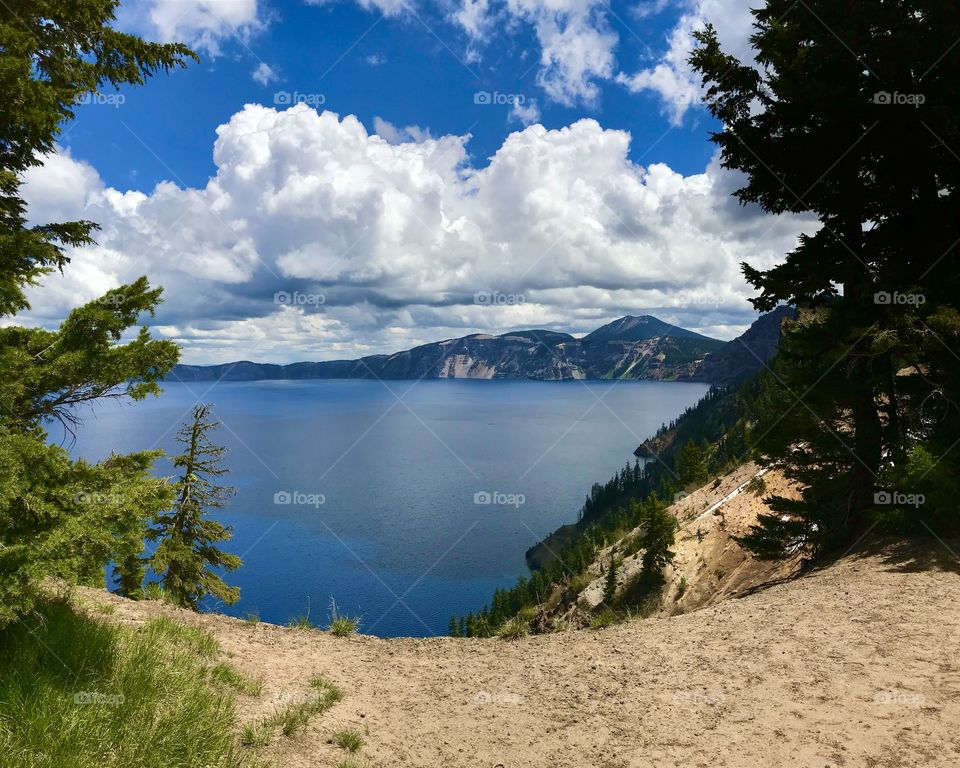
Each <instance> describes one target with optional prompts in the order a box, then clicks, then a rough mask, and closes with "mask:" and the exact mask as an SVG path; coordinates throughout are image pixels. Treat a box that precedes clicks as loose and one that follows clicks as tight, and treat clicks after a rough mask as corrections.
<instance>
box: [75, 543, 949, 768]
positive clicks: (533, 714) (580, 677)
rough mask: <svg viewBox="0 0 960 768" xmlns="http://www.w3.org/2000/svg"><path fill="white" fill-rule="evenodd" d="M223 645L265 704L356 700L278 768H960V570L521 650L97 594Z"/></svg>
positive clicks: (877, 579) (292, 747)
mask: <svg viewBox="0 0 960 768" xmlns="http://www.w3.org/2000/svg"><path fill="white" fill-rule="evenodd" d="M87 595H88V596H93V597H95V599H96V600H99V601H110V602H111V603H112V604H114V605H115V606H116V610H115V612H114V613H113V616H114V617H115V618H116V619H118V620H120V621H123V622H140V621H143V620H144V619H146V618H149V617H151V616H154V615H157V614H158V613H168V614H177V618H180V619H182V620H184V621H189V622H195V623H197V624H200V625H203V626H204V627H206V628H208V629H209V630H211V631H212V632H213V633H214V634H215V635H216V636H217V638H218V639H219V640H220V642H221V644H222V646H223V648H224V650H225V651H226V652H227V653H228V654H229V655H230V656H232V660H233V662H234V663H235V664H236V666H237V667H238V668H240V669H241V670H243V671H244V672H246V673H247V674H249V675H254V676H260V677H262V678H263V681H264V692H263V694H262V695H261V697H260V698H259V699H258V700H252V699H244V700H243V703H242V708H241V709H242V711H241V715H242V717H243V718H244V719H252V718H253V717H255V716H257V715H258V714H262V713H263V712H264V710H266V709H269V708H271V707H272V706H273V704H272V703H271V702H272V701H273V700H275V697H277V696H280V695H282V696H288V695H290V694H296V693H297V692H298V691H303V690H305V684H306V681H307V679H308V678H309V677H310V676H311V675H314V674H322V675H324V676H326V677H327V678H329V679H330V680H332V681H333V682H335V683H336V684H337V685H338V686H339V687H340V688H341V689H342V690H343V691H344V694H345V697H344V700H343V701H342V702H341V703H340V704H337V705H336V706H335V707H334V708H333V709H332V710H330V711H329V712H327V713H326V714H324V715H321V716H319V717H318V718H316V719H315V720H314V721H313V722H311V724H310V725H309V727H308V729H307V731H306V732H305V733H303V734H300V735H297V736H295V737H293V738H290V739H281V740H280V743H279V745H278V746H275V747H272V748H271V749H270V750H268V752H267V753H265V757H268V758H270V759H272V760H273V761H274V763H273V764H274V765H276V766H278V768H281V767H283V768H285V767H286V766H290V768H305V767H306V766H335V765H337V763H338V762H339V761H340V760H342V759H343V758H344V753H343V752H341V751H340V750H339V749H338V748H337V747H336V746H334V745H332V744H330V743H328V740H329V738H330V736H331V734H332V733H333V732H335V731H336V730H338V729H340V728H343V727H356V728H359V729H360V730H361V731H362V732H363V733H364V739H365V742H366V744H365V746H364V747H363V749H362V750H361V753H360V756H359V759H358V760H357V762H358V765H371V766H373V765H376V766H430V767H431V768H433V767H436V768H440V767H443V768H450V767H452V766H470V768H494V766H503V767H504V768H520V767H521V766H529V767H531V768H533V767H534V766H536V768H545V767H548V768H552V767H553V766H557V767H558V768H559V767H561V766H562V767H564V768H567V767H570V768H580V767H583V768H590V767H593V766H597V767H599V766H603V767H604V768H614V767H616V768H621V767H623V768H626V767H627V766H630V767H633V766H637V767H639V766H673V765H677V766H681V765H682V766H687V767H688V766H711V767H713V766H779V765H783V766H787V765H789V766H817V768H824V766H890V768H894V767H897V768H899V767H901V766H920V765H923V766H927V765H929V766H934V765H936V766H956V765H960V648H958V646H960V574H958V572H957V570H956V563H955V562H954V564H953V567H952V568H947V569H944V568H943V567H924V568H917V567H915V564H913V563H910V562H906V561H904V560H901V559H898V558H895V557H893V556H891V555H890V553H889V552H888V553H886V554H872V555H869V556H860V557H855V558H854V557H851V558H848V559H846V560H844V561H843V562H841V563H839V564H838V565H835V566H833V567H831V568H829V569H826V570H823V571H819V572H816V573H813V574H811V575H809V576H806V577H804V578H801V579H798V580H795V581H791V582H788V583H784V584H779V585H777V586H773V587H771V588H769V589H766V590H764V591H762V592H759V593H756V594H753V595H750V596H748V597H745V598H742V599H730V600H726V601H724V602H723V603H720V604H718V605H714V606H711V607H708V608H704V609H702V610H699V611H695V612H693V613H690V614H686V615H682V616H675V617H671V618H658V619H648V620H641V621H634V622H632V623H629V624H625V625H620V626H617V627H611V628H609V629H606V630H599V631H589V630H583V631H571V632H564V633H559V634H553V635H543V636H538V637H529V638H526V639H523V640H520V641H515V642H507V641H503V640H497V639H491V640H475V639H473V640H468V639H449V638H434V639H428V640H414V639H396V640H380V639H376V638H372V637H363V636H360V637H353V638H343V639H338V638H334V637H330V636H328V635H325V634H323V633H321V632H319V631H311V630H290V629H285V628H281V627H275V626H270V625H265V624H260V625H258V626H248V625H246V624H244V623H243V622H241V621H237V620H233V619H229V618H225V617H222V616H209V615H208V616H197V615H193V614H189V613H186V612H180V611H177V610H176V609H171V608H169V607H165V606H160V605H158V604H155V603H133V602H129V601H125V600H122V599H120V598H117V597H114V596H111V595H106V594H104V593H97V592H94V591H88V592H87Z"/></svg>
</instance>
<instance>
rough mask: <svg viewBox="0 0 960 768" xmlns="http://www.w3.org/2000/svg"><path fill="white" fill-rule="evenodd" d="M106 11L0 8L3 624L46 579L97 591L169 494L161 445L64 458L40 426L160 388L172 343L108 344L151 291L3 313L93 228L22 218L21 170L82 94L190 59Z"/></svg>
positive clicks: (87, 5)
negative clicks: (50, 320)
mask: <svg viewBox="0 0 960 768" xmlns="http://www.w3.org/2000/svg"><path fill="white" fill-rule="evenodd" d="M116 7H117V3H116V2H115V0H76V2H70V3H60V4H51V3H49V2H46V1H45V0H18V2H16V3H15V4H5V3H0V103H2V104H3V108H2V109H0V326H2V327H0V625H3V624H5V623H6V622H9V621H12V620H14V619H16V618H18V617H20V616H23V615H24V614H25V613H27V612H29V611H30V610H31V608H32V606H33V605H34V604H35V602H36V599H37V596H38V595H39V594H40V589H39V584H40V582H41V581H42V580H43V579H44V578H45V577H48V576H57V577H60V578H63V579H66V580H68V581H70V582H78V581H83V582H88V583H97V582H99V583H100V584H101V585H102V583H103V570H104V567H105V565H106V564H107V562H109V561H110V560H114V561H117V560H119V559H122V558H123V557H125V556H126V554H127V550H126V547H127V544H128V542H130V541H133V540H139V539H141V538H142V533H143V528H144V525H145V522H146V521H147V520H149V519H150V518H151V517H152V516H153V514H155V513H156V511H157V510H160V509H163V508H164V507H166V506H167V505H169V503H170V500H171V498H172V497H171V494H170V489H169V488H168V487H166V485H165V484H161V483H157V481H156V480H155V479H154V478H152V477H151V475H150V467H151V465H152V462H153V461H154V460H155V459H156V458H158V456H159V455H160V454H159V452H156V451H145V452H141V453H135V454H129V455H127V456H111V457H110V458H109V459H108V460H106V461H104V462H102V463H100V464H90V463H88V462H85V461H73V460H71V459H70V456H69V455H68V454H67V452H66V451H65V450H63V449H62V448H61V447H59V446H58V445H56V444H55V442H56V441H55V440H48V439H47V438H48V435H47V432H46V426H47V425H49V424H50V423H57V424H60V425H61V426H62V427H63V428H64V429H66V430H67V431H68V432H73V431H75V430H76V429H77V428H78V427H79V425H80V417H79V415H78V408H79V407H80V406H81V405H83V404H95V403H96V402H98V401H101V400H103V399H104V398H113V399H120V398H130V399H134V400H139V399H143V398H144V397H146V396H147V395H150V394H157V393H158V392H159V385H158V383H157V382H158V381H160V380H161V379H162V378H163V377H164V375H166V373H167V372H168V371H169V370H170V369H171V368H172V367H173V365H174V364H175V363H176V362H177V357H178V354H179V350H178V348H177V346H176V344H174V343H173V342H171V341H158V340H153V339H151V338H150V335H149V333H148V332H147V330H146V328H141V330H140V332H139V333H138V334H134V335H133V338H131V339H129V340H127V341H126V342H125V343H124V344H120V343H118V342H119V341H120V339H121V338H122V337H124V336H125V334H126V332H127V331H128V330H129V329H130V328H131V327H133V326H135V325H136V324H137V322H138V318H139V317H140V316H141V315H143V314H152V313H153V311H154V309H155V308H156V307H157V305H158V304H159V302H160V293H161V292H160V291H159V290H158V289H152V288H151V287H150V286H149V285H148V284H147V280H146V278H141V279H139V280H137V281H135V282H134V283H132V284H130V285H125V286H121V287H119V288H116V289H114V290H111V291H109V292H107V294H106V295H105V296H104V297H102V298H101V299H99V300H97V301H92V302H90V303H88V304H86V305H84V306H82V307H79V308H76V309H74V310H73V311H72V312H70V314H69V315H68V316H67V318H66V319H65V320H64V322H63V323H62V324H61V325H60V327H59V328H58V329H57V330H54V331H49V330H46V329H44V328H39V327H38V328H26V327H23V326H21V325H18V324H17V323H16V320H15V319H13V320H11V318H13V317H14V316H15V315H16V314H17V313H18V312H20V311H21V310H24V309H29V303H28V302H27V298H26V293H25V291H26V289H27V288H28V287H29V286H35V285H37V284H38V283H39V281H40V280H41V279H42V278H43V277H44V276H45V275H47V274H49V273H50V272H52V271H54V270H61V271H65V270H66V269H68V268H69V258H68V255H67V252H68V250H69V249H73V248H80V247H83V246H86V245H88V244H90V243H91V242H92V233H93V232H94V231H95V229H96V224H95V223H93V222H90V221H72V222H41V223H38V224H37V225H32V224H30V223H29V222H28V220H27V216H26V203H25V201H24V199H23V197H22V194H21V190H20V184H21V180H22V178H23V174H24V172H25V171H27V170H28V169H30V168H32V167H36V166H39V165H41V164H42V163H43V162H44V160H45V157H46V156H48V155H50V154H51V153H52V152H53V151H54V150H55V147H56V142H57V138H58V136H59V135H60V132H61V131H62V129H63V127H64V126H65V125H66V123H67V122H68V121H69V120H70V119H72V117H73V109H74V108H75V107H76V106H77V105H78V104H80V103H82V101H83V99H84V98H85V97H86V96H88V95H89V94H91V93H93V92H95V91H97V90H98V89H99V88H103V87H120V86H121V85H126V84H130V85H140V84H142V83H143V82H144V81H145V80H146V79H147V78H148V77H150V76H151V75H153V74H154V73H156V72H166V71H169V70H171V69H174V68H178V67H181V66H184V65H185V64H186V62H187V60H188V59H190V58H195V57H194V55H193V54H192V53H191V52H190V51H189V50H188V49H187V48H186V47H184V46H182V45H163V44H157V43H148V42H145V41H143V40H141V39H140V38H138V37H136V36H134V35H129V34H125V33H122V32H119V31H117V29H116V27H115V24H114V22H115V11H116Z"/></svg>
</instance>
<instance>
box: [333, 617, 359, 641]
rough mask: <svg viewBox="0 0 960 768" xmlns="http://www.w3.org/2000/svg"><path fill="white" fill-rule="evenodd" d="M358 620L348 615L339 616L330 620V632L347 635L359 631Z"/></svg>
mask: <svg viewBox="0 0 960 768" xmlns="http://www.w3.org/2000/svg"><path fill="white" fill-rule="evenodd" d="M357 623H358V622H357V620H356V619H351V618H348V617H346V616H337V618H335V619H334V620H333V621H331V622H330V634H331V635H335V636H336V637H347V635H352V634H353V633H354V632H356V631H357Z"/></svg>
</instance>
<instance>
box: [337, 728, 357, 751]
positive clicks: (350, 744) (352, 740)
mask: <svg viewBox="0 0 960 768" xmlns="http://www.w3.org/2000/svg"><path fill="white" fill-rule="evenodd" d="M333 740H334V741H335V742H336V743H337V746H338V747H340V749H344V750H346V751H347V752H358V751H359V750H360V747H362V746H363V736H362V735H361V734H360V731H358V730H357V729H356V728H347V729H346V730H343V731H338V732H337V733H335V734H333Z"/></svg>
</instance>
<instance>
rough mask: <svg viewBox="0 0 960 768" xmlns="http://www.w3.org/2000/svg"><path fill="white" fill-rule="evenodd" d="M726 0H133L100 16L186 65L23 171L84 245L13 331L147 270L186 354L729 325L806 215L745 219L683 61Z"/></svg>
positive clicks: (729, 333)
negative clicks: (188, 54) (92, 240)
mask: <svg viewBox="0 0 960 768" xmlns="http://www.w3.org/2000/svg"><path fill="white" fill-rule="evenodd" d="M707 20H709V21H711V22H713V23H714V24H715V25H716V26H717V28H718V32H719V34H720V37H721V41H722V43H723V44H724V46H725V47H726V48H727V49H728V50H729V51H730V52H732V53H734V54H736V55H738V56H741V57H743V58H747V57H749V55H750V50H749V45H748V43H747V40H748V35H749V32H750V22H751V17H750V14H749V6H748V4H747V3H746V2H744V1H743V0H679V1H678V0H647V1H645V2H640V3H634V2H617V3H614V4H613V5H608V4H607V2H606V0H443V2H434V1H433V0H417V1H416V2H415V1H414V0H341V1H340V2H322V3H321V2H316V1H315V0H314V1H312V2H284V3H279V2H272V3H267V2H264V0H134V1H133V2H131V3H125V4H124V5H123V6H122V8H121V11H120V13H119V15H118V20H117V26H118V27H119V28H121V29H124V30H127V31H132V32H136V33H138V34H141V35H142V36H144V37H147V38H149V39H154V40H163V41H170V40H179V41H182V42H186V43H187V44H189V45H191V46H192V47H194V48H195V50H197V52H198V53H199V55H200V56H201V62H200V63H199V64H191V65H190V66H189V68H188V69H187V70H186V71H178V72H174V73H173V74H171V75H169V76H159V77H156V78H154V79H153V80H151V81H149V82H148V83H147V84H146V86H144V87H141V88H136V89H124V90H122V91H121V92H120V93H119V94H113V93H104V94H102V95H101V97H99V98H97V99H94V100H92V101H91V103H88V104H85V105H83V106H81V107H79V108H78V110H77V117H76V120H74V121H73V122H72V123H71V124H70V125H68V126H65V131H64V134H63V136H62V140H61V143H60V147H59V149H58V151H57V152H56V153H55V154H54V155H52V156H50V157H49V158H48V159H47V162H46V164H45V165H44V166H43V167H42V168H38V169H35V170H31V171H30V172H28V173H27V174H26V175H25V178H24V182H25V184H24V191H25V196H26V198H27V200H28V202H29V204H30V207H29V213H30V217H31V219H32V220H33V221H35V222H37V223H41V222H48V221H62V220H69V219H77V218H84V219H92V220H94V221H97V222H99V223H100V224H101V226H102V230H101V232H100V234H99V236H98V243H97V245H95V246H90V247H86V248H83V249H79V250H77V251H75V252H73V253H72V254H71V257H72V263H71V265H70V267H69V268H68V269H67V270H66V271H65V273H64V274H63V275H52V276H50V277H49V278H47V280H46V281H45V284H44V286H43V287H42V288H39V289H37V290H35V291H33V293H32V294H31V295H30V298H31V302H32V309H31V310H30V311H29V312H27V313H25V314H24V315H23V316H22V317H21V318H19V321H21V322H28V323H37V324H43V325H46V326H55V325H56V324H57V323H58V322H59V321H60V320H61V319H62V318H63V316H64V315H65V314H66V313H67V312H68V311H69V309H70V308H71V307H73V306H76V305H77V304H78V303H80V302H82V301H89V300H92V299H93V298H96V297H97V296H98V295H100V294H102V292H103V291H105V290H107V289H109V288H112V287H116V286H118V285H120V284H122V283H124V282H127V281H129V280H131V279H134V278H136V277H138V276H139V275H141V274H146V275H147V276H148V277H149V278H150V279H151V281H152V282H153V283H155V284H158V285H162V286H163V287H164V289H165V295H166V300H165V303H164V304H163V306H162V308H161V310H160V312H159V313H158V314H157V316H156V318H155V319H154V322H153V327H154V330H155V332H156V333H157V334H158V335H161V336H166V337H169V338H172V339H175V340H176V341H178V342H179V343H180V344H181V345H182V346H183V348H184V360H185V361H186V362H191V363H213V362H224V361H229V360H235V359H238V358H241V357H243V358H253V359H258V360H265V361H272V362H290V361H293V360H304V359H312V360H322V359H336V358H345V357H356V356H360V355H363V354H371V353H380V352H393V351H396V350H399V349H404V348H408V347H410V346H413V345H415V344H418V343H423V342H428V341H434V340H437V339H442V338H451V337H454V336H460V335H464V334H467V333H473V332H477V331H487V332H505V331H508V330H514V329H517V328H524V327H526V328H530V327H541V328H551V329H556V330H563V331H568V332H573V333H584V332H588V331H590V330H592V329H594V328H596V327H598V326H599V325H601V324H603V323H605V322H608V321H610V320H612V319H615V318H616V317H619V316H622V315H624V314H644V313H646V314H654V315H656V316H658V317H661V318H662V319H664V320H667V321H669V322H674V323H676V324H678V325H682V326H685V327H688V328H691V329H694V330H698V331H700V332H702V333H706V334H709V335H713V336H716V337H719V338H731V337H733V336H734V335H736V334H737V333H739V332H740V331H742V330H743V329H744V328H745V327H746V326H747V325H748V324H749V323H750V322H751V321H752V319H753V318H754V317H755V313H754V312H753V310H752V308H751V307H750V305H749V302H748V298H749V296H750V289H749V287H748V286H746V284H745V283H744V281H743V278H742V276H741V275H740V270H739V263H740V262H741V261H744V260H747V261H750V262H751V263H753V264H756V265H758V266H763V265H765V264H770V263H772V262H773V261H774V260H776V259H777V258H779V257H780V256H781V255H782V254H783V253H784V252H785V251H787V250H789V249H790V248H791V247H792V246H793V244H794V243H795V242H796V237H797V235H798V234H799V232H800V231H801V229H802V227H803V226H804V225H807V224H810V222H804V221H802V220H800V219H797V218H794V217H789V216H781V217H770V216H767V215H765V214H763V213H762V212H761V211H759V210H757V209H755V208H742V207H741V206H739V205H738V204H737V203H736V202H735V200H733V199H732V198H731V192H733V191H734V190H735V189H736V188H737V186H738V185H739V184H740V183H741V181H742V180H741V179H740V178H739V177H738V176H737V175H736V174H735V173H734V172H731V171H726V170H724V169H722V168H721V167H720V164H719V162H718V158H717V157H716V156H715V153H714V148H713V145H712V144H711V143H710V142H709V141H708V134H709V131H710V130H711V129H715V128H716V124H715V123H714V122H713V121H712V119H711V118H710V117H709V115H708V114H707V113H706V112H705V110H704V109H703V108H702V106H700V104H699V97H700V86H699V82H698V79H697V78H696V76H695V75H694V73H692V72H691V71H690V70H689V67H688V65H687V64H686V60H687V57H688V56H689V52H690V49H691V46H692V45H693V40H692V32H693V30H695V29H696V28H698V27H699V26H702V25H703V24H704V23H705V22H706V21H707Z"/></svg>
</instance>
